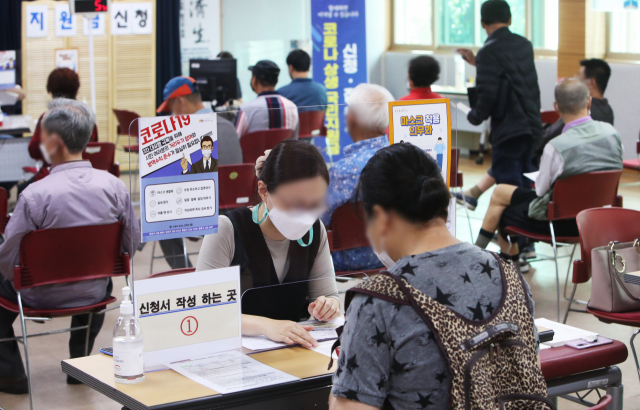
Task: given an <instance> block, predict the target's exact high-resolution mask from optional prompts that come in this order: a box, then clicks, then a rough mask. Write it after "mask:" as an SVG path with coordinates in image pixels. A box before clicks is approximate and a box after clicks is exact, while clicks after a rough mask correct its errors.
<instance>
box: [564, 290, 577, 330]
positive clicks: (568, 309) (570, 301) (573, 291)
mask: <svg viewBox="0 0 640 410" xmlns="http://www.w3.org/2000/svg"><path fill="white" fill-rule="evenodd" d="M577 288H578V284H577V283H574V284H573V290H572V291H571V298H569V306H567V312H566V313H565V314H564V320H563V321H562V323H565V324H566V323H567V318H568V317H569V312H570V311H571V304H572V303H573V298H574V297H575V296H576V289H577Z"/></svg>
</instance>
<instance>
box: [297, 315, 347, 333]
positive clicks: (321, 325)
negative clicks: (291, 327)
mask: <svg viewBox="0 0 640 410" xmlns="http://www.w3.org/2000/svg"><path fill="white" fill-rule="evenodd" d="M298 323H299V324H301V325H311V326H313V330H318V329H337V328H339V327H340V326H344V317H343V316H339V317H337V318H335V319H333V320H330V321H328V322H321V321H319V320H315V319H314V320H307V321H304V322H298Z"/></svg>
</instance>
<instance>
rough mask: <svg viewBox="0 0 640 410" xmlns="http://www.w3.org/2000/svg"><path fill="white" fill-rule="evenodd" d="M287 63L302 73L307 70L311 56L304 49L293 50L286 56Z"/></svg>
mask: <svg viewBox="0 0 640 410" xmlns="http://www.w3.org/2000/svg"><path fill="white" fill-rule="evenodd" d="M287 65H290V66H292V67H293V69H294V70H296V71H299V72H301V73H304V72H307V71H309V67H310V66H311V57H309V54H307V52H306V51H304V50H293V51H292V52H290V53H289V55H288V56H287Z"/></svg>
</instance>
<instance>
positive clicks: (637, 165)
mask: <svg viewBox="0 0 640 410" xmlns="http://www.w3.org/2000/svg"><path fill="white" fill-rule="evenodd" d="M636 153H637V154H638V158H635V159H628V160H626V161H622V167H623V168H624V169H630V170H632V171H640V139H639V140H638V141H637V142H636Z"/></svg>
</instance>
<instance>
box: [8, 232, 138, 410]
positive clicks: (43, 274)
mask: <svg viewBox="0 0 640 410" xmlns="http://www.w3.org/2000/svg"><path fill="white" fill-rule="evenodd" d="M121 242H122V224H121V223H120V222H116V223H113V224H109V225H93V226H78V227H74V228H58V229H41V230H37V231H33V232H30V233H28V234H27V235H26V236H25V237H24V238H22V242H21V243H20V264H19V265H18V266H16V267H15V268H14V271H13V272H14V283H13V286H14V288H15V289H16V291H17V293H18V303H17V304H16V303H13V302H12V301H10V300H7V299H4V298H2V297H0V306H2V307H3V308H4V309H6V310H8V311H10V312H14V313H19V314H20V322H21V325H22V335H21V336H18V337H14V338H7V339H0V342H9V341H17V340H20V341H22V343H23V345H24V356H25V362H26V364H27V379H28V383H29V399H30V400H31V408H33V397H32V392H33V389H32V386H31V371H30V368H29V349H28V347H27V339H28V338H31V337H36V336H44V335H49V334H57V333H61V332H69V331H72V330H82V329H87V332H86V333H87V338H86V341H85V354H86V355H88V354H89V331H88V329H89V327H90V326H91V318H92V317H93V315H94V314H99V313H102V312H103V311H104V310H105V309H106V307H107V305H108V304H110V303H113V302H115V301H116V300H117V299H116V298H115V297H113V296H109V297H107V298H106V299H104V300H103V301H101V302H98V303H94V304H92V305H88V306H81V307H76V308H68V309H31V308H27V307H24V306H23V305H22V297H21V296H20V291H21V290H23V289H27V288H34V287H38V286H44V285H55V284H61V283H69V282H77V281H82V280H91V279H101V278H109V277H115V276H124V275H129V273H130V270H129V255H128V254H122V253H121ZM70 255H72V259H73V262H70ZM87 313H88V314H89V322H88V324H87V325H86V326H80V327H76V328H73V329H71V328H69V329H61V330H55V331H50V332H43V333H36V334H30V335H28V334H27V326H26V320H36V321H43V320H51V318H53V317H64V316H73V315H80V314H87Z"/></svg>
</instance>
